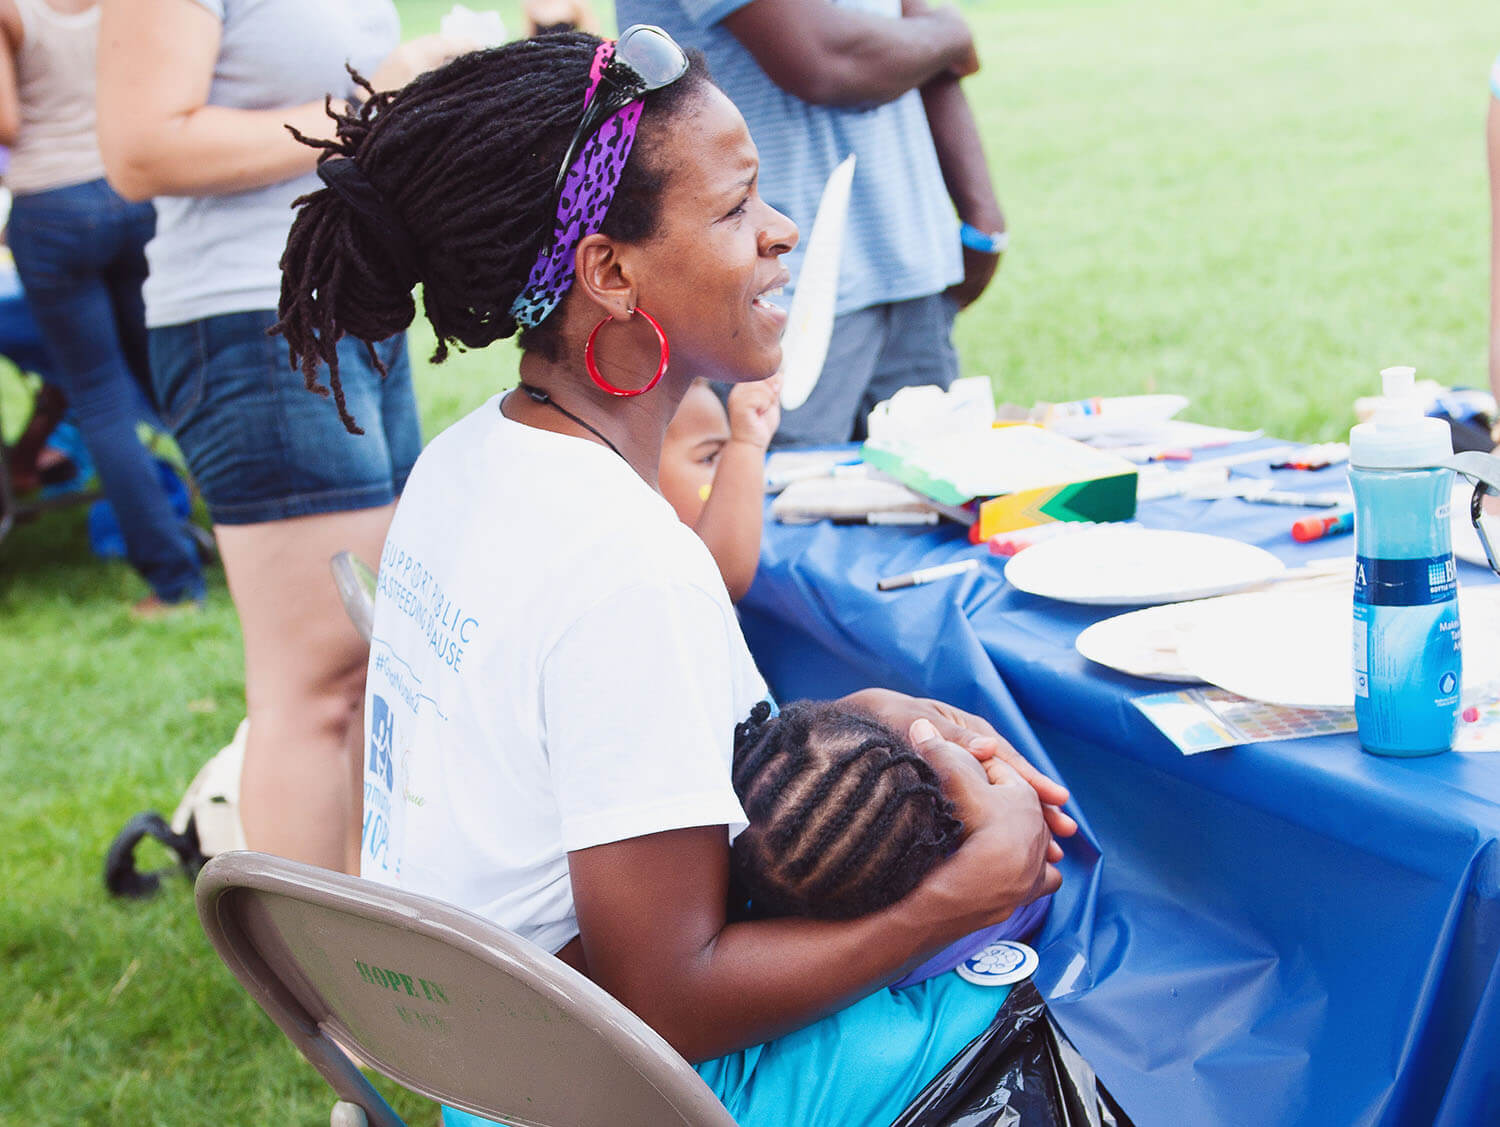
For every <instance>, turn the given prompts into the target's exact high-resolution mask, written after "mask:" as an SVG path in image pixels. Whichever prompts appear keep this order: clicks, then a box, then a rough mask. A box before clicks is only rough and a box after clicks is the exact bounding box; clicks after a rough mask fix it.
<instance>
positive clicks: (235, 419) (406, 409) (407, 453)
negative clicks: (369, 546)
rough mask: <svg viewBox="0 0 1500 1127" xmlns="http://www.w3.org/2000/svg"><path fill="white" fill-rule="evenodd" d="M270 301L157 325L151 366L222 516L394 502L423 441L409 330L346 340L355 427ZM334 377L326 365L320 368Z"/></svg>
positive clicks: (212, 509)
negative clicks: (306, 367) (308, 377)
mask: <svg viewBox="0 0 1500 1127" xmlns="http://www.w3.org/2000/svg"><path fill="white" fill-rule="evenodd" d="M275 322H276V314H275V313H274V312H273V311H271V310H268V309H267V310H252V311H249V312H245V313H224V314H220V315H218V316H215V317H204V318H201V319H200V320H197V321H188V322H186V323H184V324H181V325H159V326H156V327H154V328H153V329H152V330H151V333H150V345H151V375H152V379H153V385H154V387H155V389H156V401H157V403H159V404H160V405H161V413H162V417H163V418H164V419H166V421H167V425H168V426H169V427H171V428H172V434H173V436H174V437H175V438H176V439H177V445H178V446H179V447H181V449H182V454H183V457H185V458H186V459H187V464H188V468H189V469H191V470H192V471H193V480H194V481H196V482H197V483H198V489H199V491H200V492H201V493H202V494H203V499H204V500H205V501H207V502H208V511H209V513H210V514H211V515H212V516H213V520H214V523H215V524H261V523H264V522H267V521H276V520H287V519H289V518H291V517H305V516H314V515H316V514H319V513H341V512H348V511H350V510H352V509H369V508H375V507H377V506H380V505H388V504H390V503H391V502H392V501H394V500H395V499H396V498H397V497H399V496H400V495H401V488H402V486H404V485H405V484H406V475H407V474H409V473H410V472H411V467H412V463H413V462H415V461H416V460H417V455H418V454H419V453H421V451H422V434H421V427H420V424H419V422H418V419H417V401H416V396H415V395H414V394H413V392H412V386H411V362H410V360H409V359H408V358H407V354H406V337H405V334H400V333H398V334H397V335H396V336H394V337H391V338H390V339H389V340H384V341H381V342H380V343H379V344H377V345H376V346H375V351H376V354H377V355H378V356H379V358H380V362H381V364H383V365H384V366H385V369H386V374H385V376H383V377H382V376H381V374H380V372H379V370H378V369H377V368H376V367H375V365H373V364H371V363H370V358H369V354H368V352H367V350H366V347H365V345H364V343H363V342H362V341H359V340H356V339H354V338H353V337H345V338H344V339H343V340H341V341H339V343H338V356H339V378H340V381H341V383H342V386H343V389H344V396H345V400H346V402H347V405H348V408H349V412H350V414H352V415H353V416H354V419H355V421H356V422H357V423H358V424H359V426H360V427H362V428H363V429H364V432H365V433H364V434H360V435H354V434H350V433H349V432H348V431H346V430H345V429H344V424H343V423H341V422H340V421H339V416H338V411H337V409H336V408H335V407H334V404H333V400H332V399H329V398H324V397H322V396H318V395H315V394H314V393H313V392H311V391H308V390H307V388H306V387H305V386H304V385H303V380H302V373H301V372H300V371H296V370H294V369H293V368H292V367H291V365H290V364H289V362H288V360H287V347H286V341H285V340H283V339H282V338H281V337H273V336H268V335H267V330H268V329H270V327H271V326H272V325H273V324H274V323H275ZM319 380H320V382H321V383H322V384H323V385H324V386H327V385H328V380H329V376H328V371H327V369H326V368H323V369H319Z"/></svg>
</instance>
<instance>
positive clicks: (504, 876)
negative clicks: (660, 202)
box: [360, 397, 766, 951]
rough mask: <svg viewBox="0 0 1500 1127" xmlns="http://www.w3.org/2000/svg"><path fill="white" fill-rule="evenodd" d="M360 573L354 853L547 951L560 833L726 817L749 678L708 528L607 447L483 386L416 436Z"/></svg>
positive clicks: (559, 871)
mask: <svg viewBox="0 0 1500 1127" xmlns="http://www.w3.org/2000/svg"><path fill="white" fill-rule="evenodd" d="M379 574H380V579H379V592H378V594H377V597H376V601H375V625H374V637H373V639H372V642H371V646H370V670H369V681H368V685H367V687H366V690H365V739H366V747H367V755H366V757H365V786H364V834H363V840H362V843H361V857H360V871H361V872H362V873H363V875H364V876H366V877H370V878H373V879H375V880H378V881H383V882H385V883H388V884H394V885H398V886H400V887H403V888H410V889H412V890H414V891H417V892H421V893H424V894H426V895H430V896H435V897H438V898H439V899H442V900H446V901H448V902H450V903H453V904H457V905H459V906H460V907H463V908H467V909H469V910H470V911H473V912H476V913H478V914H479V915H482V916H485V917H486V918H488V919H491V920H494V921H495V922H497V923H499V924H501V925H502V926H504V927H507V928H509V929H511V930H512V931H515V932H517V933H518V934H520V935H522V936H523V937H525V938H527V939H529V940H531V941H532V942H534V943H536V944H537V945H538V946H540V947H542V948H544V949H546V950H548V951H556V950H558V949H559V948H560V947H562V946H563V944H565V943H567V942H568V940H570V939H572V938H573V937H574V936H575V935H577V934H578V922H577V916H576V914H575V912H574V907H573V892H572V887H571V885H570V884H569V882H568V864H567V853H568V852H569V851H570V850H574V849H585V848H588V847H589V846H593V845H601V844H604V843H606V842H611V841H622V840H625V839H627V838H632V837H640V836H643V835H646V834H652V833H658V832H661V831H663V830H670V829H681V828H684V827H688V826H706V825H721V824H722V825H727V826H728V827H729V833H730V836H731V837H732V836H733V835H734V834H737V833H738V832H739V831H740V830H741V829H742V828H744V825H745V815H744V811H743V810H742V809H741V807H740V804H739V801H738V799H737V798H736V797H735V793H734V788H733V786H732V785H731V782H730V774H729V772H730V763H731V758H732V745H733V735H734V726H735V724H737V723H738V722H739V721H741V720H743V719H744V718H745V716H746V715H747V714H748V713H749V711H750V709H751V707H752V706H753V705H754V704H755V702H756V701H758V700H760V699H762V698H763V697H764V696H765V692H766V686H765V682H764V681H763V680H762V679H761V676H760V674H759V672H757V670H756V668H755V664H754V662H753V661H752V659H751V657H750V653H749V650H748V649H747V648H746V646H745V640H744V637H743V636H742V635H741V633H740V628H739V622H738V620H737V619H736V617H735V614H734V610H733V608H732V606H731V605H730V602H729V596H728V593H727V592H726V591H725V589H724V582H723V579H722V578H721V577H720V575H719V571H718V568H717V567H716V566H715V565H714V561H713V557H712V556H711V555H710V554H709V552H708V549H707V548H706V547H705V546H704V544H703V542H702V541H701V540H699V539H698V537H697V536H696V535H694V533H693V532H692V530H691V529H689V528H688V527H687V526H686V525H684V524H682V522H681V521H679V520H678V519H677V516H676V514H675V513H674V512H673V511H672V509H671V507H670V506H669V505H668V504H667V502H666V501H664V500H663V499H662V498H661V496H660V495H658V494H657V493H656V492H655V491H654V490H652V489H651V488H650V487H649V486H648V485H646V483H645V482H643V481H642V480H641V479H640V478H639V477H638V476H637V475H636V474H635V472H634V471H633V470H632V469H631V468H630V467H629V466H628V465H626V463H625V462H624V461H623V460H622V459H621V458H619V457H618V456H617V455H615V454H614V453H612V452H611V451H610V450H608V449H606V448H605V447H603V446H600V445H598V444H596V443H593V442H588V441H585V440H583V439H579V438H572V437H569V436H566V435H559V434H553V433H551V432H548V431H542V430H537V429H535V428H532V427H527V426H523V425H521V424H520V423H516V422H513V421H511V420H509V419H507V418H506V417H505V416H504V415H503V414H502V413H501V411H500V407H499V399H498V397H497V398H495V399H492V400H490V401H489V402H488V403H486V404H485V405H484V406H483V407H481V408H479V409H478V410H477V411H475V412H474V413H473V414H471V415H469V416H468V417H467V418H465V419H463V420H461V421H460V422H458V423H457V424H455V425H454V426H453V427H451V428H450V429H449V430H447V431H445V432H444V433H443V434H442V435H440V436H439V437H438V438H437V439H436V440H435V441H434V442H433V443H432V444H431V445H429V446H428V447H427V449H426V450H424V451H423V453H422V456H421V457H420V458H419V459H418V461H417V464H416V467H415V469H414V470H413V471H412V475H411V478H410V479H409V480H408V482H407V484H406V490H405V493H404V494H403V496H402V498H401V502H400V504H399V505H398V506H397V509H396V515H395V519H394V521H393V522H392V524H391V530H390V534H389V536H388V537H387V539H386V543H385V550H384V552H383V553H382V556H381V561H380V573H379Z"/></svg>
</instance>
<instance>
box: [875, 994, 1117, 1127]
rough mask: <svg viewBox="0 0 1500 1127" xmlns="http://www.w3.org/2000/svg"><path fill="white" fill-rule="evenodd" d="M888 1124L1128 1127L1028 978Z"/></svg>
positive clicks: (918, 1126) (894, 1126) (911, 1126)
mask: <svg viewBox="0 0 1500 1127" xmlns="http://www.w3.org/2000/svg"><path fill="white" fill-rule="evenodd" d="M891 1127H1134V1125H1133V1124H1132V1123H1131V1120H1130V1117H1129V1116H1127V1115H1126V1114H1125V1113H1124V1112H1123V1111H1121V1110H1120V1107H1119V1105H1118V1104H1116V1103H1115V1101H1114V1099H1113V1098H1112V1097H1111V1096H1110V1094H1109V1093H1108V1092H1107V1091H1105V1089H1104V1085H1103V1084H1101V1083H1100V1082H1099V1081H1098V1079H1097V1078H1096V1077H1095V1076H1094V1070H1093V1069H1092V1068H1090V1067H1089V1064H1088V1062H1087V1061H1086V1060H1084V1059H1083V1057H1082V1056H1081V1055H1080V1054H1079V1052H1078V1050H1077V1049H1075V1048H1074V1047H1073V1045H1072V1042H1070V1041H1069V1040H1068V1038H1067V1036H1066V1035H1065V1034H1064V1033H1063V1031H1062V1030H1061V1029H1059V1028H1058V1027H1057V1023H1056V1022H1055V1021H1053V1020H1052V1015H1051V1013H1049V1012H1048V1010H1047V1003H1046V1002H1044V1001H1043V1000H1042V996H1041V994H1040V993H1039V992H1038V991H1037V988H1036V987H1035V986H1033V985H1032V984H1031V981H1030V980H1029V979H1028V980H1027V981H1025V982H1022V983H1020V984H1019V985H1017V986H1016V987H1015V988H1013V989H1012V990H1011V992H1010V995H1009V996H1008V997H1007V998H1006V999H1005V1004H1004V1005H1002V1006H1001V1007H1000V1012H999V1013H997V1014H996V1015H995V1020H994V1021H992V1022H991V1023H990V1025H989V1028H988V1029H986V1030H985V1031H984V1032H983V1033H981V1034H980V1035H979V1036H978V1037H975V1038H974V1040H972V1041H970V1042H969V1043H968V1044H967V1045H965V1046H964V1047H963V1049H962V1050H960V1051H959V1053H958V1055H957V1056H955V1057H954V1058H953V1059H952V1060H951V1061H949V1062H948V1064H947V1066H946V1067H944V1069H943V1070H942V1071H941V1072H940V1073H938V1074H937V1075H936V1076H935V1077H933V1078H932V1080H931V1081H929V1082H928V1084H927V1087H925V1088H923V1089H922V1091H921V1092H919V1093H918V1094H917V1098H916V1099H914V1100H913V1101H912V1102H911V1103H910V1104H908V1105H907V1108H906V1110H905V1111H903V1112H902V1113H901V1114H900V1115H899V1116H897V1117H896V1120H895V1122H894V1123H892V1124H891Z"/></svg>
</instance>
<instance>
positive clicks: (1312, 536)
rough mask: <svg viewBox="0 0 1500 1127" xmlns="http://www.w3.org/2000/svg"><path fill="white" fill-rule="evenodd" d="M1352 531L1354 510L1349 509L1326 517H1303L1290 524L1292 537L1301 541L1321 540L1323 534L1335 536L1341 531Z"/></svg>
mask: <svg viewBox="0 0 1500 1127" xmlns="http://www.w3.org/2000/svg"><path fill="white" fill-rule="evenodd" d="M1353 531H1354V510H1353V509H1349V510H1346V511H1345V512H1342V513H1334V514H1333V515H1332V516H1326V517H1303V518H1302V519H1301V520H1299V521H1298V522H1297V523H1296V524H1294V525H1292V539H1293V540H1297V541H1299V542H1301V543H1304V544H1305V543H1306V542H1307V541H1309V540H1321V539H1322V538H1323V537H1325V536H1337V535H1339V534H1340V533H1342V532H1353Z"/></svg>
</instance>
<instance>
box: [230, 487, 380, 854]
mask: <svg viewBox="0 0 1500 1127" xmlns="http://www.w3.org/2000/svg"><path fill="white" fill-rule="evenodd" d="M393 510H394V506H390V505H387V506H383V507H381V508H378V509H358V510H355V511H352V512H343V513H330V514H326V515H321V516H311V517H296V518H293V519H290V520H280V521H270V522H267V523H265V524H249V525H218V526H216V527H215V529H214V532H215V535H216V536H217V537H218V542H219V552H220V554H221V555H222V557H223V560H224V572H225V576H226V578H227V579H228V581H229V593H230V596H231V597H232V598H233V599H234V605H235V609H236V610H237V611H238V612H239V617H240V628H241V630H242V632H243V634H244V641H245V704H246V710H247V713H248V715H249V717H250V734H249V739H248V741H247V743H246V746H245V767H244V771H243V774H242V775H241V780H240V816H241V819H242V821H243V823H244V827H245V840H246V841H247V843H248V844H249V845H250V847H251V848H252V849H259V850H262V851H264V852H267V853H274V854H276V855H278V856H281V857H290V858H292V859H294V860H298V861H306V862H309V863H311V864H314V865H321V866H323V867H324V868H328V869H339V870H344V869H346V868H348V867H349V866H350V854H351V849H350V845H349V842H350V839H351V837H352V839H353V841H354V848H353V850H352V853H353V856H354V858H355V859H356V860H357V857H358V840H359V832H360V817H361V806H362V802H361V795H360V790H359V784H358V782H357V780H359V779H360V777H361V775H360V771H359V767H360V749H361V744H362V729H363V716H362V713H363V703H364V684H365V665H366V663H367V661H368V659H369V649H368V647H367V646H366V645H365V643H364V641H363V639H361V638H360V636H359V634H358V633H357V632H356V631H355V629H354V626H353V624H352V623H351V622H350V621H349V616H348V615H347V614H346V613H345V611H344V606H343V603H342V602H341V601H340V600H339V596H338V591H337V589H336V588H335V587H334V583H333V576H332V574H331V572H330V571H329V566H328V561H329V559H330V558H331V557H332V556H333V554H334V553H335V552H339V551H343V550H345V549H348V550H350V551H352V552H354V553H355V555H357V556H359V557H360V558H361V559H363V560H365V561H366V562H367V563H369V564H371V565H374V564H376V563H378V562H379V560H380V551H381V547H382V546H383V544H384V542H385V533H386V529H387V528H388V527H389V525H390V522H391V513H392V512H393Z"/></svg>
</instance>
